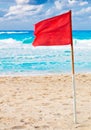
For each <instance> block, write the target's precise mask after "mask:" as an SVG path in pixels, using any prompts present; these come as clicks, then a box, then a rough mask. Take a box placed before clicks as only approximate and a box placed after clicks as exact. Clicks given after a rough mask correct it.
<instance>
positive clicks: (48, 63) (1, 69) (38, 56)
mask: <svg viewBox="0 0 91 130" xmlns="http://www.w3.org/2000/svg"><path fill="white" fill-rule="evenodd" d="M33 40H34V33H33V31H28V30H24V31H22V30H19V31H15V30H13V31H9V30H7V31H2V30H1V31H0V75H1V76H2V75H44V74H61V73H71V48H70V45H66V46H50V47H33V46H32V42H33ZM73 44H74V58H75V72H76V73H91V31H90V30H89V31H88V30H87V31H86V30H85V31H84V30H77V31H76V30H74V31H73Z"/></svg>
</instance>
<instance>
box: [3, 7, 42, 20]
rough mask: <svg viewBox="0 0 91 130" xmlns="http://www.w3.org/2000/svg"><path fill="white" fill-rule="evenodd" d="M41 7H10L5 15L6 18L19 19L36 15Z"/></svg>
mask: <svg viewBox="0 0 91 130" xmlns="http://www.w3.org/2000/svg"><path fill="white" fill-rule="evenodd" d="M42 8H43V5H36V6H34V5H17V6H11V7H10V8H9V11H8V13H7V14H6V15H5V17H7V18H15V19H16V17H17V18H21V17H24V16H31V15H36V14H38V13H40V12H41V10H42Z"/></svg>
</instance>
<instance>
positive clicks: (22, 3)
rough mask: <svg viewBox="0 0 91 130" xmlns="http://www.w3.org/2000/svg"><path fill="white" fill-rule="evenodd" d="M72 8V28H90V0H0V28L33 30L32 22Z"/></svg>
mask: <svg viewBox="0 0 91 130" xmlns="http://www.w3.org/2000/svg"><path fill="white" fill-rule="evenodd" d="M69 10H72V28H73V30H91V0H0V30H34V24H35V23H37V22H39V21H41V20H43V19H46V18H50V17H53V16H56V15H59V14H62V13H65V12H67V11H69Z"/></svg>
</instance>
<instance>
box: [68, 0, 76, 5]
mask: <svg viewBox="0 0 91 130" xmlns="http://www.w3.org/2000/svg"><path fill="white" fill-rule="evenodd" d="M68 3H69V4H70V5H73V4H76V3H78V1H77V0H68Z"/></svg>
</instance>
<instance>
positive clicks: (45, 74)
mask: <svg viewBox="0 0 91 130" xmlns="http://www.w3.org/2000/svg"><path fill="white" fill-rule="evenodd" d="M90 74H91V72H75V75H90ZM63 75H72V72H70V73H69V72H63V73H30V72H29V73H26V72H25V73H22V72H21V73H7V74H5V73H2V74H0V77H28V76H30V77H37V76H43V77H44V76H63Z"/></svg>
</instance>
